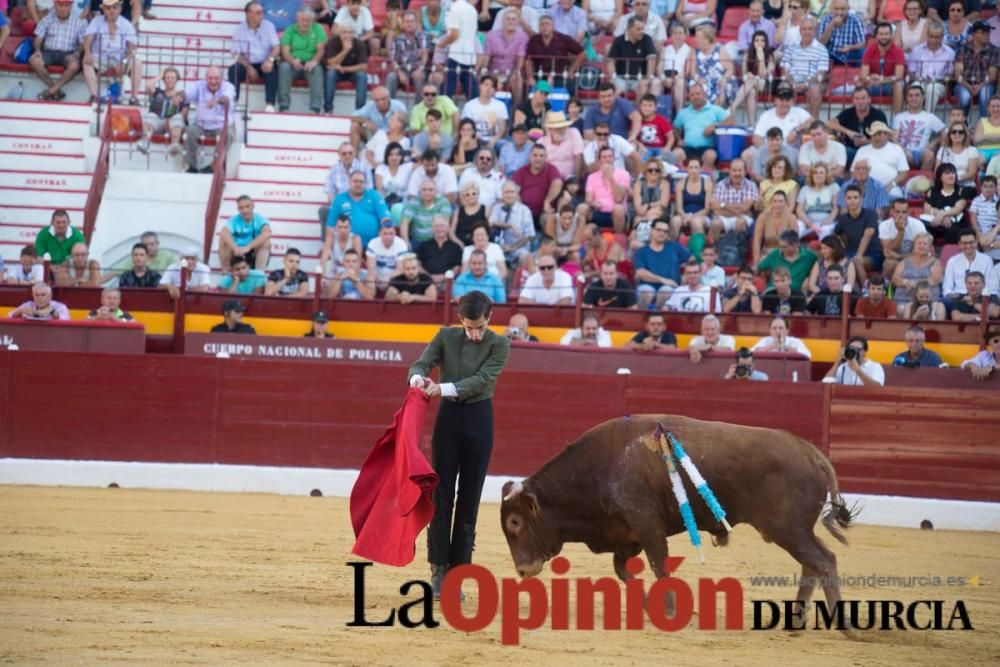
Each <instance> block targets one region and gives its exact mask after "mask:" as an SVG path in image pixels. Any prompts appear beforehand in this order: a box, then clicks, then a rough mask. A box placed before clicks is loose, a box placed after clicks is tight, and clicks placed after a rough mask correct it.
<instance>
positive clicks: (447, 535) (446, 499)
mask: <svg viewBox="0 0 1000 667" xmlns="http://www.w3.org/2000/svg"><path fill="white" fill-rule="evenodd" d="M492 453H493V400H492V399H486V400H484V401H478V402H476V403H460V402H455V401H452V400H451V399H448V398H443V399H441V407H440V409H439V410H438V415H437V421H436V422H434V436H433V441H432V445H431V465H432V466H433V467H434V471H435V472H436V473H437V474H438V477H439V482H438V486H437V488H436V489H434V518H433V519H431V525H430V527H429V528H428V529H427V560H428V562H429V563H430V564H431V565H440V566H445V567H452V566H455V565H462V564H464V563H471V562H472V547H473V544H474V543H475V539H476V517H477V516H478V515H479V498H480V496H481V495H482V492H483V482H484V480H485V479H486V469H487V468H488V467H489V464H490V455H491V454H492ZM456 480H457V481H458V497H457V498H456V496H455V482H456ZM453 518H454V523H453Z"/></svg>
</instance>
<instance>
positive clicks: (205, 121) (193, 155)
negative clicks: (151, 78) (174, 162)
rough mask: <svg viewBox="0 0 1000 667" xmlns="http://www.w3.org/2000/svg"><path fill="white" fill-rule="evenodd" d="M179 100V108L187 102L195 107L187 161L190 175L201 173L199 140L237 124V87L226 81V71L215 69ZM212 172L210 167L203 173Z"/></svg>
mask: <svg viewBox="0 0 1000 667" xmlns="http://www.w3.org/2000/svg"><path fill="white" fill-rule="evenodd" d="M178 97H179V98H180V99H178V100H175V103H176V104H177V106H180V105H181V104H182V103H184V102H187V103H189V104H190V105H191V110H192V111H193V112H194V114H193V118H192V114H191V113H190V112H189V113H188V127H187V133H186V134H185V136H184V161H185V162H186V163H187V166H188V168H187V171H188V173H189V174H195V173H199V172H198V141H199V140H200V139H201V138H202V137H215V136H218V135H219V133H220V132H222V128H223V127H224V126H225V125H227V124H229V125H232V124H234V123H235V121H236V118H235V116H234V115H233V103H234V101H235V100H236V88H234V87H233V84H231V83H229V82H228V81H223V80H222V70H221V69H220V68H218V67H215V66H212V67H209V68H208V69H207V70H205V80H204V81H198V82H196V83H194V84H192V85H191V86H189V87H188V89H187V90H186V91H184V92H183V93H181V94H180V95H179V96H178ZM209 171H211V167H206V168H205V171H204V172H203V173H207V172H209Z"/></svg>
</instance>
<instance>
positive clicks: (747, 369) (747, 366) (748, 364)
mask: <svg viewBox="0 0 1000 667" xmlns="http://www.w3.org/2000/svg"><path fill="white" fill-rule="evenodd" d="M751 373H753V352H751V351H750V349H749V348H747V347H741V348H740V349H739V350H737V351H736V368H735V370H733V377H735V378H737V379H739V380H746V379H749V378H750V374H751Z"/></svg>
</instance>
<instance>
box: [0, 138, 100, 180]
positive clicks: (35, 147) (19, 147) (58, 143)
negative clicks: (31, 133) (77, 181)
mask: <svg viewBox="0 0 1000 667" xmlns="http://www.w3.org/2000/svg"><path fill="white" fill-rule="evenodd" d="M0 132H2V134H0V153H23V154H25V155H47V156H49V155H51V156H61V157H66V158H76V157H79V158H82V157H83V140H82V139H52V138H49V137H26V136H19V135H14V134H7V133H6V132H5V131H4V129H2V128H0ZM4 162H5V163H6V164H10V163H8V162H7V161H6V160H5V161H4ZM17 166H18V167H21V166H23V165H20V164H18V165H17ZM60 171H70V170H68V169H61V170H60Z"/></svg>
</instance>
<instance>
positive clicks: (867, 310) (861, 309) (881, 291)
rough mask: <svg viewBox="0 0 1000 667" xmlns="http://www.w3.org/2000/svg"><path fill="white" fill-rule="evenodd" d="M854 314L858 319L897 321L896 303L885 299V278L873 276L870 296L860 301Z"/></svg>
mask: <svg viewBox="0 0 1000 667" xmlns="http://www.w3.org/2000/svg"><path fill="white" fill-rule="evenodd" d="M854 314H855V315H857V316H858V317H869V318H871V317H881V318H886V319H892V320H894V319H896V302H895V301H893V300H892V299H887V298H885V278H883V277H882V276H872V277H871V278H869V279H868V296H866V297H864V298H862V299H859V300H858V304H857V305H856V306H855V307H854Z"/></svg>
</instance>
